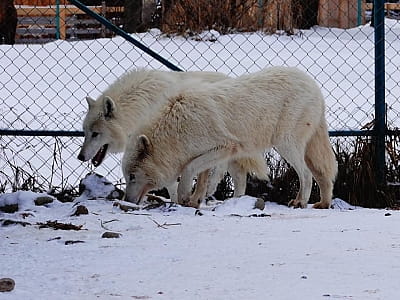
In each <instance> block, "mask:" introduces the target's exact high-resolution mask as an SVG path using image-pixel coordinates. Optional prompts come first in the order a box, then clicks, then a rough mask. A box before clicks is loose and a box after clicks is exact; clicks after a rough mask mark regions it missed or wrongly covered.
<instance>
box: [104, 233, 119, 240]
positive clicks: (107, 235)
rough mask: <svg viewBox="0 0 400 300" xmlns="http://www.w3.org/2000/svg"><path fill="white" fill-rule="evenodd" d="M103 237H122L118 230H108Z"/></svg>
mask: <svg viewBox="0 0 400 300" xmlns="http://www.w3.org/2000/svg"><path fill="white" fill-rule="evenodd" d="M101 237H102V238H103V239H117V238H120V237H121V234H120V233H118V232H112V231H106V232H104V233H103V235H102V236H101Z"/></svg>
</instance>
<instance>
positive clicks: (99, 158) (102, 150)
mask: <svg viewBox="0 0 400 300" xmlns="http://www.w3.org/2000/svg"><path fill="white" fill-rule="evenodd" d="M107 148H108V144H105V145H103V146H102V147H101V148H100V150H99V151H97V153H96V155H95V156H94V157H93V158H92V164H93V165H94V166H95V167H98V166H100V164H101V163H102V162H103V160H104V157H106V153H107Z"/></svg>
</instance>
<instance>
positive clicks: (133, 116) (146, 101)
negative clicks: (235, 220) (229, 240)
mask: <svg viewBox="0 0 400 300" xmlns="http://www.w3.org/2000/svg"><path fill="white" fill-rule="evenodd" d="M225 78H227V76H226V75H224V74H221V73H217V72H166V71H158V70H145V69H139V70H134V71H130V72H127V73H125V74H124V75H122V76H121V77H120V78H118V79H117V80H116V81H115V82H114V83H112V84H111V85H110V86H109V87H108V88H107V89H106V90H105V91H104V92H103V93H102V95H100V96H99V97H98V98H97V100H96V101H95V100H92V99H90V98H88V99H87V102H88V105H89V109H88V112H87V114H86V117H85V119H84V122H83V130H84V132H85V140H84V143H83V145H82V147H81V151H80V154H79V156H78V157H79V159H81V160H83V161H87V160H89V159H92V158H93V157H94V156H95V155H96V153H97V152H98V151H99V150H100V148H101V147H102V146H103V145H106V144H107V145H108V150H107V152H108V153H117V152H123V151H124V149H125V146H126V143H127V138H128V134H133V135H134V133H135V132H137V133H140V132H141V131H142V129H143V128H145V127H146V126H148V125H149V124H151V122H152V121H153V120H154V119H156V118H157V117H158V115H159V113H160V111H161V110H162V108H163V107H164V106H165V105H166V104H167V103H168V98H167V96H166V94H165V93H166V91H167V90H169V91H170V93H174V92H173V91H174V90H178V89H180V87H181V86H182V85H185V86H187V87H188V88H192V87H193V86H196V85H198V84H200V83H202V82H208V83H212V82H216V81H219V80H223V79H225ZM94 132H96V133H98V135H97V136H93V133H94ZM260 157H261V155H260V154H257V155H255V157H254V159H243V161H240V160H239V161H238V162H232V163H230V164H228V165H232V167H231V169H232V168H234V166H235V165H237V164H239V165H241V166H242V168H241V169H235V170H234V171H231V172H236V173H234V174H232V175H233V176H234V178H235V180H236V182H237V185H238V186H239V188H238V189H237V193H241V194H244V190H245V184H244V187H243V183H242V182H243V180H244V181H245V180H246V174H247V173H249V172H254V173H255V176H257V177H258V178H261V179H263V178H265V177H266V176H267V175H266V173H267V172H266V171H265V170H266V165H265V161H264V160H262V157H261V159H260ZM227 168H228V167H227V166H225V168H224V169H223V168H219V169H218V170H219V173H218V172H216V174H217V175H216V176H214V177H211V178H210V179H209V180H208V181H207V182H208V183H209V185H210V186H216V184H217V183H218V182H216V183H214V182H211V180H218V179H219V178H220V177H221V173H222V174H223V172H225V171H226V170H227ZM261 170H263V172H262V171H261ZM203 177H205V176H203ZM175 179H176V178H175ZM207 182H206V183H205V187H202V186H201V185H198V187H197V193H196V195H199V198H202V197H204V195H205V193H206V192H205V191H206V188H207V186H206V184H207ZM169 192H170V194H171V198H174V197H173V195H174V191H173V189H171V188H170V189H169ZM175 194H176V191H175Z"/></svg>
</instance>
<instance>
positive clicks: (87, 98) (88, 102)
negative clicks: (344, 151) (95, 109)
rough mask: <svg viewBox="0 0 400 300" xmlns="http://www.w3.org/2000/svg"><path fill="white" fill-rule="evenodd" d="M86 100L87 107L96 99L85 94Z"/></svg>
mask: <svg viewBox="0 0 400 300" xmlns="http://www.w3.org/2000/svg"><path fill="white" fill-rule="evenodd" d="M86 102H87V104H88V106H89V108H91V107H92V106H93V105H94V103H95V102H96V101H95V100H94V99H92V98H91V97H89V96H87V97H86Z"/></svg>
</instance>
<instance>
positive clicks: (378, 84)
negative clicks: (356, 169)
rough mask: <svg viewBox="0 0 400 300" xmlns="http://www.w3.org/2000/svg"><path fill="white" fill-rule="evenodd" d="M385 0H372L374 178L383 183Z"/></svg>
mask: <svg viewBox="0 0 400 300" xmlns="http://www.w3.org/2000/svg"><path fill="white" fill-rule="evenodd" d="M384 4H385V1H384V0H374V15H373V18H374V32H375V37H374V38H375V127H374V130H375V131H376V179H377V182H378V184H379V185H384V184H385V182H386V178H385V133H386V120H385V7H384Z"/></svg>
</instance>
